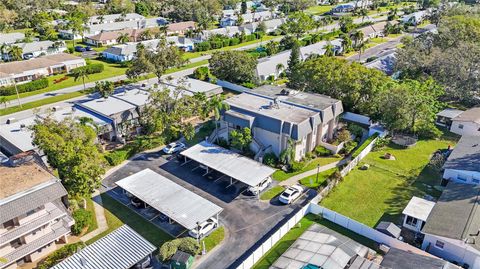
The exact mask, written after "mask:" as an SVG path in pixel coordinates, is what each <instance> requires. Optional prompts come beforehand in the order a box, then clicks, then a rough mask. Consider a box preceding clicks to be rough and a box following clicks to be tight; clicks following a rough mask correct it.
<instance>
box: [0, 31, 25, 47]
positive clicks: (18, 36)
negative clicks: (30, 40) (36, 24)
mask: <svg viewBox="0 0 480 269" xmlns="http://www.w3.org/2000/svg"><path fill="white" fill-rule="evenodd" d="M23 39H25V34H24V33H7V34H3V33H0V45H1V44H13V43H17V42H20V41H22V40H23Z"/></svg>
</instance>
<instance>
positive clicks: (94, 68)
mask: <svg viewBox="0 0 480 269" xmlns="http://www.w3.org/2000/svg"><path fill="white" fill-rule="evenodd" d="M104 68H105V66H104V65H103V64H102V63H99V64H89V65H86V66H80V67H77V68H75V69H72V73H75V72H77V71H78V70H81V69H86V70H87V73H88V74H96V73H102V72H103V70H104Z"/></svg>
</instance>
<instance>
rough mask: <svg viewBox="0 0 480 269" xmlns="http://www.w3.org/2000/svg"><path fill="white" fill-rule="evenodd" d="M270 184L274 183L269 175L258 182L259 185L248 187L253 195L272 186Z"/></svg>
mask: <svg viewBox="0 0 480 269" xmlns="http://www.w3.org/2000/svg"><path fill="white" fill-rule="evenodd" d="M270 184H272V178H271V177H267V178H266V179H264V180H263V181H262V182H260V183H259V184H258V186H250V187H248V192H249V193H251V194H253V195H257V194H259V193H261V192H262V191H264V190H265V189H266V188H267V187H268V186H270Z"/></svg>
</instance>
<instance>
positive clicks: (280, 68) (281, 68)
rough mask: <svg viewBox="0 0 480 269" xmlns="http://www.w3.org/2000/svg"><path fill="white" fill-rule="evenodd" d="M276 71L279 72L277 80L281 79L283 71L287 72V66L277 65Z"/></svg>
mask: <svg viewBox="0 0 480 269" xmlns="http://www.w3.org/2000/svg"><path fill="white" fill-rule="evenodd" d="M275 70H276V72H277V78H278V77H280V74H281V73H282V72H283V70H285V66H284V65H283V64H281V63H280V64H277V66H275Z"/></svg>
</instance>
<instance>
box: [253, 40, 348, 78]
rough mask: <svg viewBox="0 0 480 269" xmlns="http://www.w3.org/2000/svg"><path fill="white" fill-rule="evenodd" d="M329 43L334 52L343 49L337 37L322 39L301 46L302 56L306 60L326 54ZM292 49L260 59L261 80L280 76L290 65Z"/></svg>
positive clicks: (259, 71)
mask: <svg viewBox="0 0 480 269" xmlns="http://www.w3.org/2000/svg"><path fill="white" fill-rule="evenodd" d="M327 45H333V48H334V53H340V52H341V51H342V41H341V39H335V40H331V41H320V42H318V43H314V44H311V45H308V46H304V47H301V48H300V58H301V60H303V61H305V60H306V59H307V58H308V57H311V56H314V55H318V56H320V55H324V54H325V52H326V49H325V47H326V46H327ZM290 53H291V50H287V51H283V52H280V53H278V54H275V55H272V56H269V57H265V58H260V59H258V64H257V68H256V75H257V78H258V79H259V80H260V81H264V80H267V79H268V78H269V77H270V76H273V77H274V78H278V77H279V76H280V74H281V73H282V72H283V71H284V70H286V68H287V67H288V60H289V59H290Z"/></svg>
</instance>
